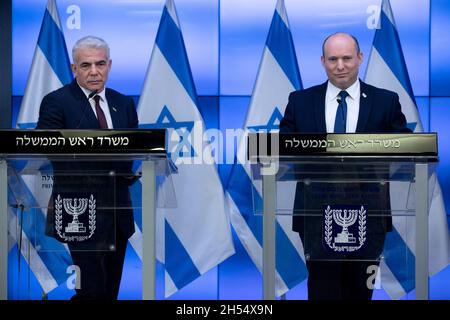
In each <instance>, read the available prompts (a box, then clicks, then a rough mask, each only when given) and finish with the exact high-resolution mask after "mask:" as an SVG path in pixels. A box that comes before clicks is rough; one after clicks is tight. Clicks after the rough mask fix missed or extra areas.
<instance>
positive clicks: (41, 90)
mask: <svg viewBox="0 0 450 320" xmlns="http://www.w3.org/2000/svg"><path fill="white" fill-rule="evenodd" d="M60 87H62V83H61V81H60V80H59V78H58V77H57V76H56V74H55V72H54V71H53V69H52V67H51V66H50V64H49V62H48V60H47V58H46V57H45V56H44V54H43V53H42V50H41V49H40V48H39V46H36V50H35V55H34V59H33V62H32V64H31V70H30V77H29V78H28V82H27V86H26V88H25V94H24V96H23V99H22V105H21V108H20V112H19V117H18V120H17V123H18V125H20V124H21V123H37V121H38V117H39V106H40V104H41V101H42V98H44V96H45V95H46V94H48V93H50V92H51V91H53V90H55V88H60ZM27 106H29V107H27Z"/></svg>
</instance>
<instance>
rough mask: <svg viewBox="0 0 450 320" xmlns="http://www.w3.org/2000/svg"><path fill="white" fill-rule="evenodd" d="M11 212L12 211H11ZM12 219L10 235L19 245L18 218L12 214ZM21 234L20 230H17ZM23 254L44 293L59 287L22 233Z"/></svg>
mask: <svg viewBox="0 0 450 320" xmlns="http://www.w3.org/2000/svg"><path fill="white" fill-rule="evenodd" d="M10 210H11V209H10ZM9 219H10V222H9V223H10V225H9V230H10V232H9V233H10V235H11V237H12V239H13V240H14V241H15V242H16V243H17V244H18V243H19V239H18V237H19V234H17V233H16V232H14V231H13V230H16V226H17V225H18V222H17V217H16V215H15V214H13V213H11V212H10V214H9ZM17 229H18V227H17ZM17 231H18V232H20V230H17ZM21 253H22V257H23V259H24V260H25V261H26V262H27V263H28V266H29V268H30V269H31V271H32V272H33V274H35V275H36V278H37V280H38V282H39V284H40V285H41V287H42V290H43V291H44V292H50V291H52V290H53V289H55V288H57V287H58V284H57V283H56V281H55V279H54V278H53V276H52V274H51V273H50V271H49V270H48V269H47V267H46V265H45V263H44V262H43V261H42V259H41V257H40V256H39V254H38V253H37V252H36V249H35V248H34V246H33V245H32V244H30V241H29V239H28V237H27V235H26V234H25V232H22V248H21Z"/></svg>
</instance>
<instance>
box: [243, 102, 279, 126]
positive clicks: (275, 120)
mask: <svg viewBox="0 0 450 320" xmlns="http://www.w3.org/2000/svg"><path fill="white" fill-rule="evenodd" d="M281 119H283V115H282V114H281V112H280V109H278V107H275V108H274V109H273V112H272V115H271V116H270V118H269V120H268V121H267V124H265V125H260V126H249V127H247V128H248V129H249V130H254V131H266V132H270V131H273V130H279V129H280V121H281Z"/></svg>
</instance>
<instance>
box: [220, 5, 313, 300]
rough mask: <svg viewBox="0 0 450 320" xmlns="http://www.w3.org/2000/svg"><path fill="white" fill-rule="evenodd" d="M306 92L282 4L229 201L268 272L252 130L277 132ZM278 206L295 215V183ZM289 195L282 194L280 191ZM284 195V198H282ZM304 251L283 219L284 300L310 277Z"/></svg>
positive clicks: (243, 237)
mask: <svg viewBox="0 0 450 320" xmlns="http://www.w3.org/2000/svg"><path fill="white" fill-rule="evenodd" d="M301 88H302V82H301V78H300V73H299V68H298V64H297V59H296V55H295V48H294V44H293V41H292V35H291V31H290V29H289V21H288V17H287V14H286V9H285V6H284V1H283V0H278V2H277V6H276V9H275V12H274V15H273V18H272V23H271V26H270V30H269V35H268V36H267V40H266V45H265V47H264V52H263V56H262V59H261V64H260V66H259V71H258V75H257V79H256V84H255V87H254V89H253V94H252V98H251V101H250V106H249V109H248V113H247V119H246V121H245V126H244V129H243V131H244V135H243V137H242V139H241V140H240V141H239V144H238V151H237V152H238V160H240V161H238V162H236V163H235V164H234V166H233V168H232V171H231V174H230V178H229V181H228V185H227V200H228V207H229V210H230V217H231V223H232V225H233V228H234V229H235V230H236V233H237V235H238V237H239V239H240V241H241V243H242V244H243V246H244V247H245V249H246V250H247V252H248V254H249V255H250V257H251V259H252V260H253V263H255V265H256V266H257V267H258V269H259V270H260V271H261V270H262V243H263V239H262V217H261V216H257V215H255V214H254V211H253V210H254V208H253V201H252V200H253V199H255V200H254V201H255V202H256V203H261V201H262V200H261V199H262V190H261V186H260V185H256V184H253V183H252V181H251V175H250V166H249V165H248V163H245V158H246V154H247V149H246V148H247V145H246V137H247V134H248V132H249V131H263V132H267V131H271V132H273V131H277V130H278V129H279V125H280V120H281V119H282V117H283V114H284V110H285V108H286V105H287V102H288V97H289V93H290V92H292V91H295V90H299V89H301ZM277 188H278V191H279V192H278V199H277V203H278V207H279V208H280V206H283V207H284V208H288V209H289V210H290V211H291V212H292V208H293V207H294V197H295V182H283V183H278V184H277ZM281 189H282V190H283V191H280V190H281ZM281 195H282V196H283V198H282V199H280V197H279V196H281ZM306 277H307V271H306V266H305V263H304V256H303V247H302V244H301V241H300V238H299V235H298V233H296V232H293V231H292V216H291V215H285V216H278V217H277V223H276V295H278V296H280V295H282V294H284V293H285V292H287V291H288V290H289V289H291V288H293V287H294V286H296V285H297V284H298V283H300V282H301V281H303V280H304V279H306Z"/></svg>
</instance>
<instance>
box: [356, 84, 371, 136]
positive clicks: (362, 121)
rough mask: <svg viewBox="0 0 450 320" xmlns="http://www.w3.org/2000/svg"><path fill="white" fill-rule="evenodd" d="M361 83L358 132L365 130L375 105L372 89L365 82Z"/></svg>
mask: <svg viewBox="0 0 450 320" xmlns="http://www.w3.org/2000/svg"><path fill="white" fill-rule="evenodd" d="M360 84H361V96H360V98H359V115H358V124H357V125H356V132H364V129H365V128H366V124H367V121H368V119H369V115H370V111H371V109H372V105H373V97H372V90H370V87H369V86H368V85H367V84H365V83H364V82H362V81H360Z"/></svg>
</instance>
